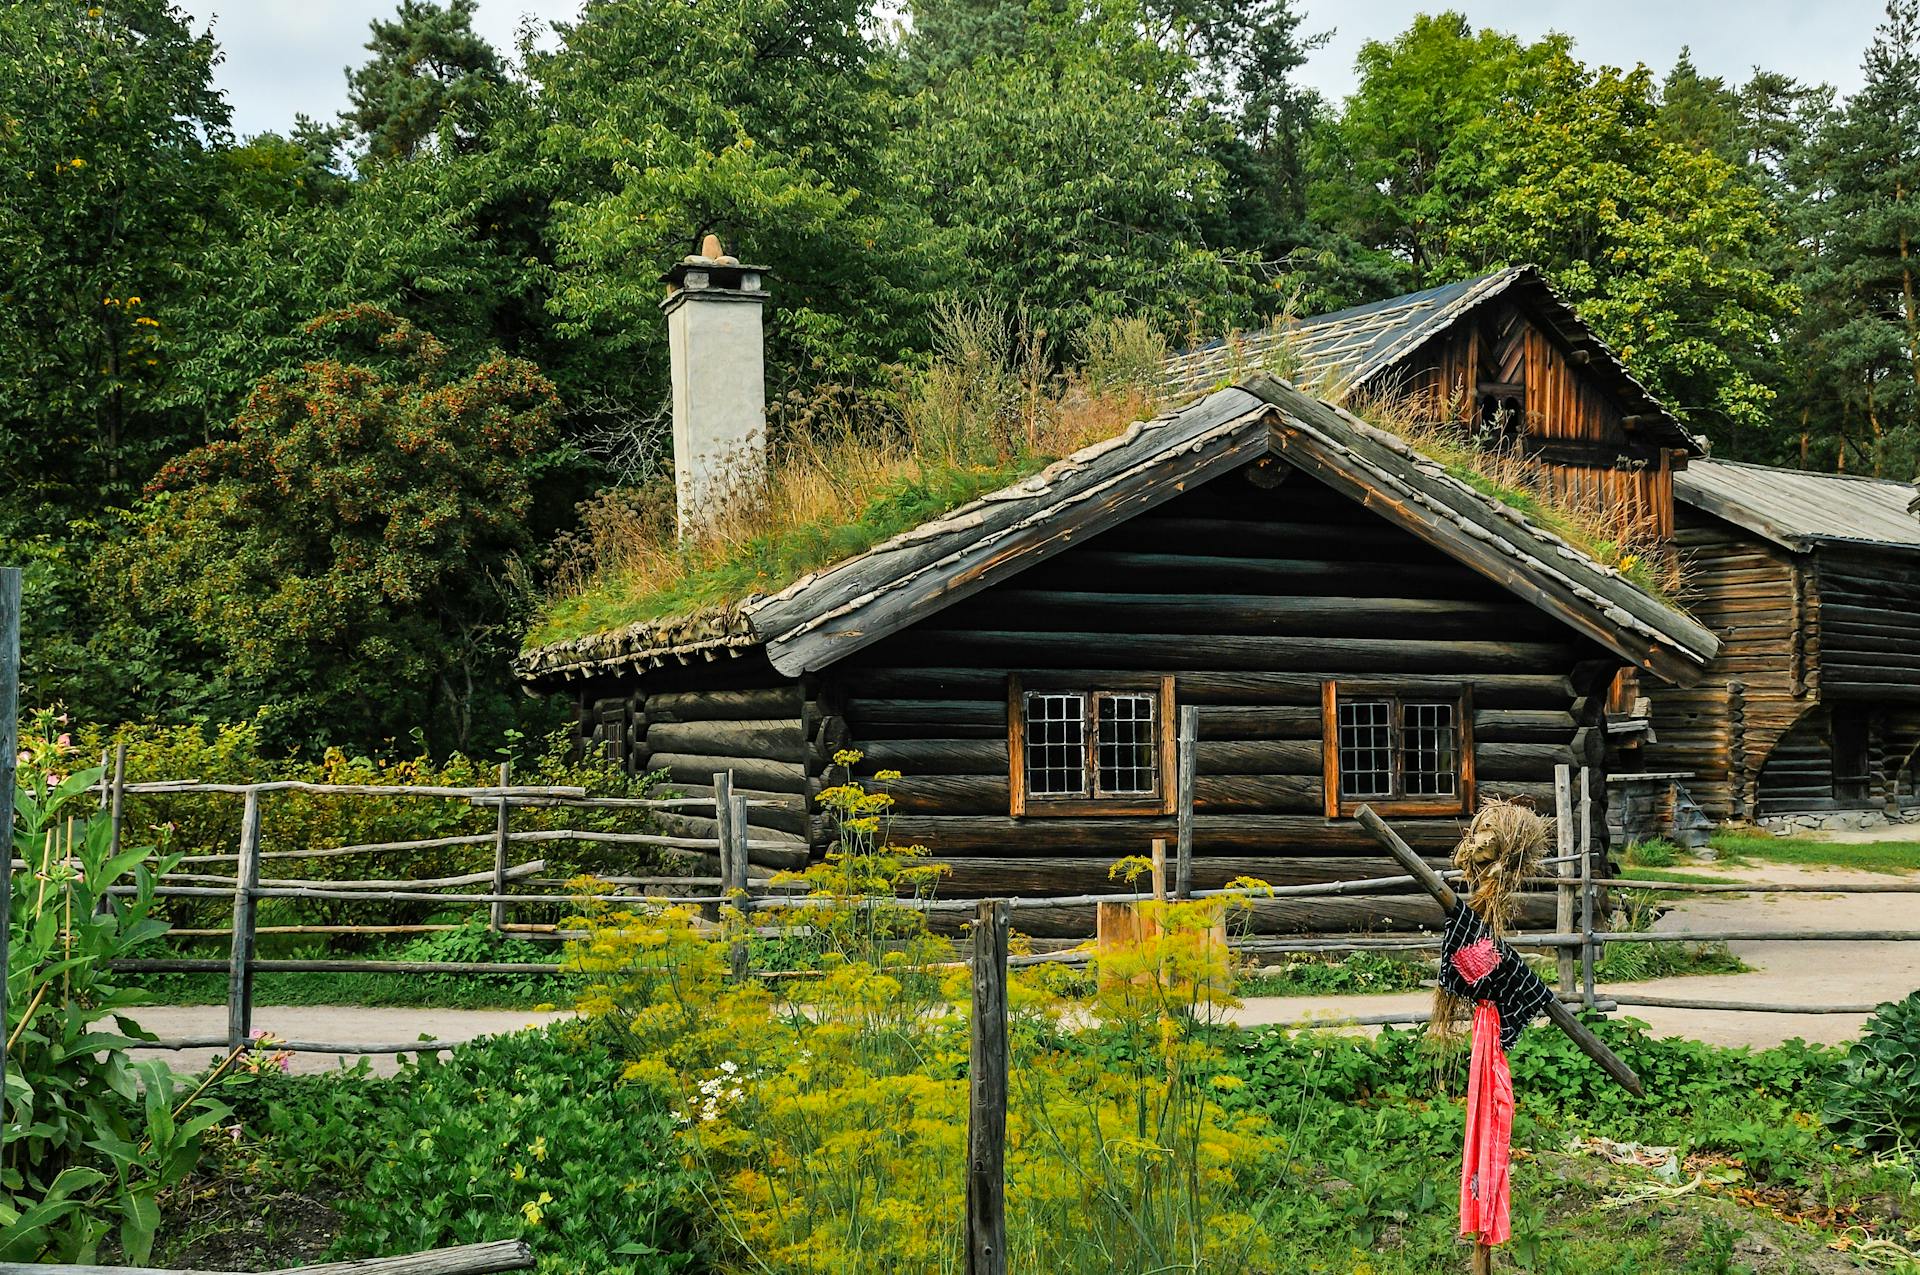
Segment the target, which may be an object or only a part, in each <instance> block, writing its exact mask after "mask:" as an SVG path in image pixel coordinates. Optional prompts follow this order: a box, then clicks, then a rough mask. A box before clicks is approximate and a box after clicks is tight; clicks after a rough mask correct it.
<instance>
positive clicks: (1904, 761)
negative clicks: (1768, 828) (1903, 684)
mask: <svg viewBox="0 0 1920 1275" xmlns="http://www.w3.org/2000/svg"><path fill="white" fill-rule="evenodd" d="M1835 713H1857V714H1859V715H1860V716H1861V718H1862V719H1863V721H1864V726H1865V729H1866V738H1867V769H1866V779H1867V782H1866V785H1865V788H1864V789H1863V790H1857V791H1855V790H1842V788H1841V787H1840V786H1839V785H1838V784H1837V782H1836V780H1837V779H1838V776H1837V775H1836V774H1835V751H1834V743H1833V716H1834V714H1835ZM1916 749H1920V708H1916V707H1914V706H1912V705H1898V706H1893V707H1888V708H1878V709H1876V708H1870V707H1868V706H1866V705H1858V704H1851V703H1847V702H1844V701H1842V702H1839V703H1836V704H1833V705H1831V706H1829V705H1822V706H1820V707H1819V708H1817V709H1816V710H1814V711H1813V712H1810V713H1808V714H1807V715H1806V716H1805V717H1803V718H1801V719H1800V722H1799V723H1798V724H1797V725H1796V726H1795V727H1794V728H1793V730H1791V731H1789V732H1788V733H1787V735H1786V737H1785V738H1783V739H1782V740H1781V741H1780V743H1779V745H1778V746H1777V747H1776V748H1775V749H1774V750H1773V753H1772V755H1771V756H1770V757H1769V758H1768V759H1767V764H1766V766H1765V768H1764V769H1762V770H1761V772H1760V780H1759V813H1761V814H1763V815H1779V814H1797V813H1820V812H1823V811H1841V810H1887V811H1893V810H1900V809H1907V808H1911V807H1913V806H1915V805H1920V790H1917V789H1916V784H1915V779H1916V776H1915V773H1914V754H1915V751H1916Z"/></svg>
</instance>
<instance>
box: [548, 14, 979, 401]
mask: <svg viewBox="0 0 1920 1275" xmlns="http://www.w3.org/2000/svg"><path fill="white" fill-rule="evenodd" d="M870 22H871V16H870V11H869V6H868V5H867V4H866V3H865V2H864V0H744V2H743V3H741V4H738V5H730V6H725V7H721V6H713V5H700V4H685V3H682V2H681V0H591V2H590V3H588V4H587V6H586V7H585V9H584V10H583V12H582V13H581V16H580V20H579V21H578V22H577V23H574V24H570V25H562V26H560V27H559V28H558V30H559V33H560V47H559V48H558V49H557V50H555V51H554V52H552V53H551V54H548V55H544V56H541V57H539V58H537V59H535V61H534V62H533V64H532V66H531V71H532V73H533V75H534V76H535V78H536V79H537V81H538V83H539V86H540V90H541V94H542V102H543V107H544V109H545V111H546V112H547V113H548V116H549V123H548V124H547V126H546V132H545V136H544V139H543V142H542V145H541V150H540V161H541V163H543V164H544V165H547V166H551V167H553V168H555V169H556V170H559V171H561V172H562V173H564V174H565V177H564V179H563V186H564V190H565V192H566V193H565V194H564V196H563V197H562V198H561V199H559V200H558V201H557V203H556V209H555V211H556V217H555V224H554V227H553V232H552V233H553V242H554V245H555V253H556V259H557V264H558V265H559V267H560V269H559V271H558V273H557V274H556V277H555V291H554V296H553V301H552V305H553V307H554V311H555V313H556V314H557V315H558V316H559V318H560V320H561V327H560V330H561V332H562V333H563V334H564V335H565V336H567V337H568V338H569V339H572V340H577V341H580V342H583V343H586V344H590V345H592V346H593V347H594V348H595V349H596V351H597V352H598V354H599V357H600V359H601V361H602V362H603V364H610V363H624V364H625V365H626V366H627V367H628V368H629V369H631V370H632V371H633V372H634V373H635V374H636V375H640V376H643V377H644V378H646V379H647V380H648V381H649V382H650V383H651V384H654V385H658V386H664V385H665V376H666V374H665V363H664V350H665V344H664V340H663V337H662V332H663V327H662V323H661V319H660V314H659V308H658V302H659V298H660V291H659V283H658V279H659V275H660V272H661V271H662V270H663V269H665V267H666V266H667V265H668V264H670V263H671V262H672V261H674V260H676V259H678V258H679V257H680V256H682V255H684V254H685V253H687V252H689V251H691V250H692V249H693V248H694V247H696V246H697V245H698V244H699V243H700V241H701V238H702V236H703V235H704V234H706V233H707V232H710V231H711V232H715V233H717V234H718V235H719V236H720V238H721V240H722V241H723V242H724V243H725V244H726V245H727V246H728V247H729V248H730V249H738V251H739V252H740V253H741V255H743V256H746V257H750V258H752V259H754V260H756V261H760V262H764V263H766V264H768V265H770V266H772V267H773V268H774V272H775V273H774V278H773V282H772V291H773V299H774V305H775V307H776V310H775V315H776V317H775V319H774V321H773V322H772V323H771V325H770V342H771V344H772V345H773V347H774V350H775V358H774V360H773V361H772V366H773V367H774V368H794V369H804V371H805V374H806V375H807V376H808V377H809V378H813V379H818V378H820V377H823V376H848V377H858V376H863V375H872V374H874V373H876V372H877V371H878V369H879V368H880V367H881V365H883V364H884V363H886V362H889V361H891V360H893V359H896V358H899V357H901V356H902V355H904V354H906V353H908V352H910V351H912V350H915V349H921V348H924V346H925V342H926V339H927V338H926V328H925V322H924V319H925V314H926V306H927V303H928V300H929V296H930V293H932V292H935V291H937V290H938V288H939V286H941V284H942V282H943V280H942V279H941V277H940V275H939V270H940V268H941V267H940V264H939V263H938V262H937V261H935V260H934V258H933V257H932V256H931V255H930V253H931V252H932V250H933V243H932V241H931V239H930V237H929V235H928V233H927V227H926V225H925V220H924V217H922V216H921V215H920V214H919V212H918V210H917V209H916V208H915V207H914V206H913V204H912V203H911V202H910V201H907V200H905V199H903V197H902V191H901V189H900V188H899V186H898V184H897V182H896V181H895V180H894V178H893V176H892V174H891V173H890V172H889V171H888V169H887V168H886V166H885V163H884V160H883V153H884V151H885V149H886V144H887V135H888V131H889V128H890V125H891V123H892V120H891V116H890V106H891V99H890V94H889V91H888V85H887V81H886V76H887V73H888V70H889V68H887V67H885V66H882V65H881V64H880V63H879V61H878V59H877V58H876V53H875V48H874V45H873V42H872V40H871V39H870V34H871V33H870V31H869V24H870Z"/></svg>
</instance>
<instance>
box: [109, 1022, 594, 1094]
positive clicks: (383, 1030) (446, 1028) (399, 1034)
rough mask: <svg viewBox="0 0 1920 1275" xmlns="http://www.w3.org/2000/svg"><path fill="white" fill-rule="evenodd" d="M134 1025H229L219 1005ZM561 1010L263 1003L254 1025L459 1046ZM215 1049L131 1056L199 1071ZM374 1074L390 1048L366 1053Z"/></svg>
mask: <svg viewBox="0 0 1920 1275" xmlns="http://www.w3.org/2000/svg"><path fill="white" fill-rule="evenodd" d="M138 1013H139V1021H140V1025H141V1026H142V1027H144V1028H146V1029H147V1030H148V1031H150V1032H152V1033H153V1034H154V1035H156V1036H158V1037H160V1038H162V1039H174V1040H177V1039H180V1038H182V1037H202V1036H218V1035H221V1034H223V1033H224V1032H225V1031H226V1030H227V1007H226V1006H225V1005H155V1006H152V1007H150V1008H147V1009H142V1010H140V1011H139V1012H138ZM561 1017H563V1015H561V1014H554V1013H539V1012H536V1011H534V1010H527V1009H369V1008H365V1007H363V1006H357V1005H300V1006H287V1005H261V1006H259V1007H257V1008H256V1009H255V1010H254V1013H253V1025H254V1026H255V1027H256V1028H257V1029H259V1030H262V1031H267V1032H271V1033H272V1034H273V1035H275V1036H278V1037H279V1038H280V1039H282V1040H317V1041H327V1042H329V1043H331V1042H334V1041H355V1042H365V1043H367V1044H375V1043H378V1044H390V1043H398V1042H400V1041H408V1040H413V1039H415V1038H416V1037H419V1036H430V1037H432V1038H433V1039H435V1040H440V1041H447V1042H450V1043H453V1044H458V1043H460V1042H462V1041H468V1040H472V1039H474V1038H475V1037H477V1036H497V1035H500V1034H501V1033H503V1032H515V1031H519V1030H520V1029H521V1028H523V1027H534V1026H538V1025H540V1024H542V1023H549V1022H552V1021H554V1020H555V1019H557V1018H561ZM225 1052H226V1051H225V1050H220V1049H183V1050H178V1051H168V1052H164V1053H163V1052H160V1051H157V1050H137V1051H135V1057H152V1058H166V1059H169V1060H171V1061H172V1062H173V1063H174V1065H175V1067H176V1069H178V1070H182V1071H194V1070H198V1069H199V1068H201V1067H202V1066H204V1065H206V1063H207V1061H208V1060H209V1059H211V1058H218V1057H220V1056H221V1055H223V1054H224V1053H225ZM357 1057H358V1055H355V1054H346V1055H341V1054H307V1053H300V1054H295V1055H293V1058H292V1061H291V1062H290V1064H289V1068H290V1070H292V1071H295V1072H299V1073H303V1074H305V1073H311V1072H322V1071H332V1070H333V1069H334V1068H336V1067H340V1066H343V1065H348V1064H351V1063H352V1062H353V1061H354V1059H355V1058H357ZM369 1057H370V1061H371V1062H372V1064H373V1070H374V1072H375V1074H377V1075H382V1076H390V1075H392V1074H393V1073H394V1072H395V1071H397V1070H398V1069H399V1062H398V1060H397V1059H396V1058H395V1057H394V1055H392V1054H373V1055H370V1056H369Z"/></svg>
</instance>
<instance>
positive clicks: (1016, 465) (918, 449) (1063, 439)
mask: <svg viewBox="0 0 1920 1275" xmlns="http://www.w3.org/2000/svg"><path fill="white" fill-rule="evenodd" d="M1072 345H1073V348H1074V353H1075V357H1076V363H1075V365H1074V366H1073V367H1072V368H1071V370H1069V371H1068V372H1066V373H1064V374H1059V373H1056V372H1055V371H1054V370H1053V359H1052V353H1051V350H1050V347H1049V346H1048V345H1047V340H1046V335H1045V334H1044V333H1042V332H1038V331H1036V330H1034V329H1033V328H1032V327H1031V326H1030V325H1029V324H1028V323H1027V322H1026V321H1025V318H1024V316H1023V315H1022V314H1020V313H1018V312H1015V313H1013V314H1007V313H1006V312H1003V311H1000V310H997V309H994V308H992V307H987V306H948V307H946V308H945V309H944V310H943V311H942V312H941V314H940V323H939V339H938V343H937V347H936V358H935V361H934V362H933V364H932V365H931V366H930V367H929V368H927V369H926V370H925V371H924V372H920V373H916V374H913V375H911V376H908V377H905V378H904V379H903V381H902V383H901V384H900V385H898V386H897V387H895V388H894V389H893V390H892V391H890V392H888V393H886V394H869V395H865V396H855V397H854V401H852V402H851V403H849V402H847V401H844V400H837V399H833V398H831V397H829V400H828V402H827V403H826V404H825V406H824V407H821V406H820V405H816V404H801V405H798V406H795V405H793V404H791V403H788V404H787V408H786V409H785V410H788V412H789V414H790V415H792V416H794V417H797V418H798V419H797V420H795V421H792V422H790V423H789V424H788V426H787V427H786V428H784V429H780V430H778V431H777V432H778V434H779V441H778V442H777V444H776V446H775V449H774V463H773V465H772V467H771V471H770V473H769V475H768V481H767V484H766V486H765V487H764V488H763V490H762V491H761V493H760V497H759V499H757V500H754V501H749V502H743V503H742V506H741V508H739V509H738V510H737V511H735V512H734V513H733V515H732V516H731V517H728V518H726V519H723V520H722V521H721V522H720V524H719V525H717V526H716V527H714V528H713V529H711V530H710V531H709V532H708V533H706V534H705V535H703V536H702V537H701V538H700V539H698V540H696V541H693V542H690V543H687V544H682V543H680V541H679V538H678V535H677V532H676V529H675V527H674V522H673V515H672V506H673V500H672V496H671V492H670V491H669V490H667V489H666V487H665V486H664V484H659V483H656V484H653V485H651V486H649V487H644V488H637V489H625V490H620V491H614V492H608V493H603V494H602V495H601V496H600V497H598V498H597V499H595V500H593V501H590V502H588V504H587V505H585V506H583V507H582V509H581V529H580V531H579V532H577V533H574V534H572V535H569V536H567V537H564V538H563V539H562V541H561V542H559V543H558V544H557V545H556V552H555V558H556V569H555V572H554V582H553V585H552V587H551V590H550V592H549V595H548V597H547V599H546V602H545V604H544V606H543V607H542V609H541V613H540V616H539V618H538V619H537V620H536V622H535V624H534V625H533V628H532V630H531V632H529V633H528V635H527V639H526V644H527V645H528V646H530V647H535V646H542V645H545V644H547V643H551V642H557V641H562V640H564V639H567V638H570V637H577V636H580V635H582V634H588V633H598V632H605V631H607V630H610V629H616V628H620V627H622V626H624V625H628V624H632V623H635V622H638V621H643V620H652V619H660V618H663V617H667V616H676V615H683V614H687V613H690V612H696V611H701V610H706V609H712V608H718V607H722V606H725V605H727V604H729V603H733V602H738V601H740V600H742V599H744V598H746V597H749V596H751V595H753V594H755V593H770V592H777V591H778V590H780V589H782V588H784V587H786V586H787V585H789V584H791V583H792V582H793V581H795V580H797V579H799V578H800V577H801V576H804V575H806V574H807V573H809V572H812V571H818V570H820V569H822V568H824V567H828V566H831V565H832V564H834V563H836V562H839V561H842V560H844V559H846V558H850V557H852V556H854V555H856V554H859V553H862V552H864V551H866V550H867V549H870V548H872V547H873V546H874V545H876V544H879V543H880V542H882V541H884V540H887V539H889V538H890V537H893V536H896V535H899V534H901V533H902V532H905V531H909V530H911V529H912V528H914V527H916V526H919V525H920V524H922V523H924V522H927V521H929V520H930V519H933V518H937V517H939V516H940V515H941V514H944V513H947V512H950V511H951V510H953V509H956V508H958V507H959V506H961V505H964V504H966V503H967V502H969V501H971V500H975V499H978V498H979V497H981V496H983V495H986V494H987V493H989V492H992V491H996V490H998V489H1000V488H1002V487H1005V486H1007V485H1008V484H1010V483H1014V482H1017V481H1019V480H1020V479H1021V478H1023V477H1026V476H1027V475H1029V474H1033V473H1037V472H1038V471H1039V470H1041V469H1043V468H1045V467H1046V466H1047V465H1048V464H1050V463H1052V462H1053V461H1055V460H1057V459H1059V458H1060V457H1062V456H1066V455H1068V454H1070V453H1072V452H1073V451H1076V450H1078V449H1079V448H1081V447H1084V446H1086V445H1087V444H1089V443H1093V442H1098V441H1100V440H1102V439H1105V438H1110V437H1112V436H1113V435H1115V434H1117V433H1119V432H1120V431H1121V430H1123V429H1124V428H1125V427H1126V426H1128V425H1129V424H1131V423H1132V422H1134V421H1136V420H1141V419H1143V418H1147V417H1151V416H1152V415H1154V413H1155V412H1157V411H1158V410H1159V408H1160V400H1159V397H1158V390H1157V386H1158V385H1159V382H1160V378H1161V369H1162V367H1163V365H1164V363H1165V361H1166V356H1167V346H1166V342H1165V340H1164V339H1163V338H1162V337H1161V336H1160V335H1159V333H1158V332H1156V331H1155V330H1154V329H1153V328H1152V327H1151V326H1150V325H1148V324H1147V323H1145V322H1144V321H1141V320H1132V319H1118V320H1110V321H1106V322H1102V323H1099V324H1096V325H1095V326H1094V327H1092V328H1090V329H1088V330H1087V331H1085V332H1083V333H1080V334H1078V335H1077V336H1076V337H1075V338H1074V340H1073V342H1072Z"/></svg>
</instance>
